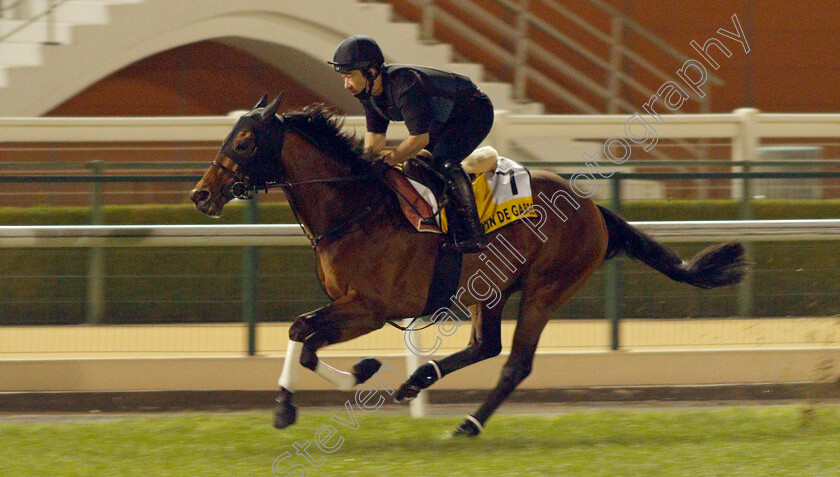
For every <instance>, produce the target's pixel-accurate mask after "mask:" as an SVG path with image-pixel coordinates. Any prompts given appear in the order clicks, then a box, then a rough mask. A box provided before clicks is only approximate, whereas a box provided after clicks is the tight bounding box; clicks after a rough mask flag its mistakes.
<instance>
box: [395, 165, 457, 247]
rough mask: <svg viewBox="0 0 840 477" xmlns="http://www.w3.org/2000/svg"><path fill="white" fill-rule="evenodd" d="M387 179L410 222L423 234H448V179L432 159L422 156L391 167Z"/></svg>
mask: <svg viewBox="0 0 840 477" xmlns="http://www.w3.org/2000/svg"><path fill="white" fill-rule="evenodd" d="M385 179H386V181H387V183H388V185H389V186H390V187H391V189H392V190H393V191H394V193H395V194H396V195H397V197H398V198H399V202H400V207H401V208H402V211H403V214H404V215H405V217H406V219H408V221H409V222H411V224H412V225H413V226H414V228H415V229H417V230H418V231H419V232H434V233H446V215H445V212H444V207H445V206H446V204H447V203H448V202H449V199H448V197H447V196H446V178H445V177H444V175H443V174H441V173H440V172H438V171H437V170H435V168H434V166H433V165H432V163H431V159H430V158H429V157H425V156H422V155H418V156H416V157H413V158H411V159H409V160H408V161H406V162H405V163H403V164H402V166H401V168H391V169H389V170H388V172H387V173H386V174H385Z"/></svg>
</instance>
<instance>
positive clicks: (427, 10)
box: [420, 0, 437, 42]
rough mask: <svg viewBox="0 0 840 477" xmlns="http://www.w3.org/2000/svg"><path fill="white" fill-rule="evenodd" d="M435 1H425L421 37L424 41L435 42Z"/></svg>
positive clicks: (421, 21)
mask: <svg viewBox="0 0 840 477" xmlns="http://www.w3.org/2000/svg"><path fill="white" fill-rule="evenodd" d="M435 8H437V7H435V0H423V11H422V13H421V15H422V17H421V20H420V36H421V38H422V40H423V41H426V42H432V41H435Z"/></svg>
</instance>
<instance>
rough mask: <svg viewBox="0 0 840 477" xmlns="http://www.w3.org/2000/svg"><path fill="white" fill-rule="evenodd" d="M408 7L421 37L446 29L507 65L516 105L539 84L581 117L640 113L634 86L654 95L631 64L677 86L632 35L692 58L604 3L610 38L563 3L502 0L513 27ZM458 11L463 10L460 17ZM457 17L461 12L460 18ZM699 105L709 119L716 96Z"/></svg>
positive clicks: (474, 8) (596, 3)
mask: <svg viewBox="0 0 840 477" xmlns="http://www.w3.org/2000/svg"><path fill="white" fill-rule="evenodd" d="M407 1H408V3H409V4H411V5H412V6H414V7H415V8H417V9H419V10H420V12H421V13H420V15H421V31H422V35H423V38H424V39H426V40H433V39H434V38H435V24H436V23H438V24H440V25H441V26H443V27H445V28H446V29H448V30H450V31H452V32H454V33H455V34H456V35H457V36H459V37H462V38H464V39H465V40H467V41H469V42H471V43H473V44H475V45H481V48H482V51H483V52H485V53H486V54H488V55H490V56H491V57H492V58H493V59H494V60H497V61H500V62H502V63H503V64H505V65H506V66H507V67H509V68H510V69H511V70H512V71H513V75H512V78H510V80H512V82H513V91H514V98H515V99H518V100H522V101H524V100H527V99H528V98H527V82H528V81H533V82H534V83H535V84H537V85H538V86H539V87H541V88H543V89H544V90H546V91H547V92H548V93H549V94H550V95H552V96H553V97H555V98H556V99H558V100H560V101H562V102H564V103H566V104H569V105H570V106H572V107H573V108H574V109H575V110H576V111H579V112H582V113H590V114H595V113H598V112H606V113H608V114H614V113H620V112H634V111H635V110H636V107H635V106H634V105H632V104H631V103H629V102H628V101H627V100H625V99H623V98H622V88H623V87H627V88H629V89H630V90H631V91H632V92H636V93H640V94H642V95H643V96H645V97H650V96H651V95H653V94H654V92H653V91H651V90H650V89H649V88H647V87H646V86H644V85H643V84H642V83H640V82H639V81H637V80H635V79H634V78H633V77H631V76H630V75H628V74H626V73H625V72H624V71H625V69H626V68H625V64H629V65H631V66H633V67H638V68H640V69H641V71H643V72H645V73H648V74H651V75H653V76H655V77H656V78H658V79H659V80H662V81H670V80H671V77H670V75H669V74H668V73H666V72H665V71H663V70H662V69H661V68H660V67H657V66H656V65H654V64H652V63H651V62H649V61H647V60H646V59H644V58H643V57H642V56H641V55H639V54H638V53H636V52H635V51H633V49H632V48H631V47H630V46H629V44H628V41H627V34H628V33H633V34H636V35H638V36H639V37H640V38H642V39H644V40H645V41H647V42H649V43H650V44H651V45H653V46H654V48H656V49H657V50H658V51H660V52H662V53H664V54H665V55H666V56H668V57H671V58H673V59H675V60H678V61H680V62H684V61H686V60H688V59H689V58H688V57H687V56H686V55H684V54H682V53H681V52H679V51H678V50H677V49H675V48H674V47H672V46H671V45H669V44H668V43H667V42H665V41H664V40H662V39H661V38H659V37H657V36H656V35H655V34H653V33H652V32H650V31H649V30H647V29H645V28H644V27H642V26H641V25H639V24H638V23H636V22H634V21H633V20H631V19H630V18H628V17H627V16H626V15H624V14H623V13H621V12H620V11H619V10H617V9H615V8H614V7H612V6H610V5H609V4H607V3H605V2H603V1H601V0H586V2H585V3H587V4H589V5H590V6H592V7H594V8H595V9H597V10H598V11H600V12H602V13H603V14H604V15H605V16H607V17H608V18H609V25H610V26H609V30H608V31H605V30H603V29H602V28H599V27H598V26H596V25H594V24H592V23H591V22H589V21H587V20H586V19H584V18H583V17H582V16H580V15H578V14H577V13H575V12H574V11H572V9H571V8H568V7H565V6H563V5H561V4H560V2H556V1H546V0H494V2H493V3H495V4H496V6H498V7H500V8H501V9H504V10H506V11H507V13H508V15H505V16H507V17H512V18H513V19H514V20H513V21H512V22H511V21H505V19H503V18H501V17H499V16H497V15H495V14H493V13H491V12H489V11H488V10H486V9H485V8H483V7H481V6H479V5H478V4H477V3H474V2H469V1H467V2H457V3H456V2H443V1H436V0H407ZM534 5H539V6H540V7H542V8H545V9H548V10H550V11H551V12H553V13H554V14H556V15H559V16H560V17H562V18H563V19H564V20H565V21H568V22H570V23H571V24H573V25H575V27H577V28H579V29H580V30H581V31H582V32H584V33H585V34H588V35H589V36H591V37H592V38H594V40H595V41H596V42H600V44H603V45H604V46H605V47H606V48H607V50H608V54H607V55H606V57H604V56H601V55H599V54H598V53H597V52H595V51H593V50H592V49H591V48H588V47H587V46H586V45H584V44H583V43H582V42H580V41H578V40H576V39H574V38H573V37H572V36H571V35H570V34H568V33H566V32H564V31H563V30H561V29H560V28H558V27H556V26H555V25H552V24H551V23H550V22H548V21H546V20H545V19H543V18H540V17H539V16H537V15H534V14H533V13H532V12H531V7H532V6H534ZM453 9H454V10H453ZM457 10H460V12H458V11H457ZM456 13H460V15H457V14H456ZM462 18H469V20H468V21H465V20H462ZM481 30H490V31H493V32H495V33H496V34H498V35H500V36H501V37H502V38H503V39H504V40H505V42H506V43H512V44H513V47H512V48H506V47H505V46H504V45H500V44H499V42H497V41H494V39H493V38H490V37H488V36H487V35H486V34H484V33H482V31H481ZM533 31H536V32H539V33H540V34H541V35H544V36H546V37H548V38H551V39H552V40H553V41H556V42H558V43H560V44H562V45H563V46H564V47H566V48H568V49H569V50H570V51H572V52H573V53H574V54H575V55H577V56H578V57H579V58H582V59H583V60H585V61H586V62H587V63H588V64H591V65H594V66H595V67H596V68H597V70H598V71H600V72H603V73H604V79H603V80H602V79H599V78H596V76H598V75H596V74H592V73H586V72H584V71H583V70H582V69H581V68H577V67H575V66H573V65H572V64H571V62H570V61H569V59H568V58H566V59H564V58H563V57H562V56H561V55H559V54H557V53H556V52H554V51H552V50H551V49H548V48H545V47H544V46H542V45H540V44H539V43H537V42H536V41H535V40H534V39H533V38H532V35H531V33H530V32H533ZM529 58H534V59H536V60H538V61H539V62H540V63H541V64H543V65H545V67H546V69H547V70H548V71H551V72H552V73H557V74H560V75H562V76H563V77H565V78H568V79H569V80H571V82H572V83H574V84H575V86H577V87H579V88H582V89H583V90H586V91H587V92H588V93H589V94H592V95H595V96H596V97H597V98H599V99H600V100H601V101H602V104H591V103H589V102H587V101H585V100H584V99H582V98H581V96H580V95H579V94H577V93H576V92H575V91H573V90H570V89H568V88H566V87H564V86H563V85H562V84H561V83H560V82H559V81H557V80H555V79H553V78H552V77H551V76H550V75H547V74H545V73H544V72H542V71H540V69H537V68H535V67H534V66H532V65H531V63H530V62H529ZM708 80H709V81H710V82H711V83H712V84H716V85H722V84H725V83H724V82H723V80H721V79H720V78H719V77H717V76H715V75H713V74H709V77H708ZM699 101H700V111H701V112H708V111H709V109H710V103H711V97H710V96H709V95H707V96H706V97H703V98H700V99H699Z"/></svg>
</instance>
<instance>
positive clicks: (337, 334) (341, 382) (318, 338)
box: [274, 302, 381, 429]
mask: <svg viewBox="0 0 840 477" xmlns="http://www.w3.org/2000/svg"><path fill="white" fill-rule="evenodd" d="M337 303H338V302H335V303H333V304H332V305H330V306H327V307H324V308H321V309H319V310H316V311H314V312H311V313H307V314H306V315H303V316H301V317H299V318H298V319H297V320H295V322H294V324H292V326H291V327H290V328H289V345H288V348H287V349H286V359H285V361H284V362H283V373H282V375H281V376H280V380H279V384H280V394H279V395H278V397H277V399H276V402H277V407H276V409H275V413H274V426H275V427H277V428H278V429H282V428H284V427H287V426H289V425H291V424H294V422H295V420H296V418H297V409H296V408H295V406H294V405H293V404H292V396H293V394H294V392H295V390H296V388H297V380H298V371H299V370H300V368H299V367H298V364H300V365H302V366H304V367H306V368H308V369H310V370H312V371H314V372H315V373H316V374H318V375H319V376H321V377H322V378H324V379H325V380H327V381H328V382H330V383H332V384H333V385H335V386H336V387H337V388H338V389H340V390H342V391H350V390H352V389H353V388H354V387H355V386H356V385H357V384H360V383H363V382H365V381H366V380H367V379H369V378H370V377H371V376H373V375H374V374H376V372H377V371H379V367H380V366H381V363H380V362H379V361H378V360H376V359H373V358H364V359H362V360H360V361H359V362H357V363H356V364H355V365H354V366H353V370H352V372H350V373H348V372H345V371H340V370H338V369H335V368H333V367H332V366H330V365H328V364H326V363H324V362H323V361H321V360H320V359H318V355H317V354H316V352H317V350H318V349H320V348H321V347H323V346H325V345H328V344H333V343H337V342H340V341H346V340H347V339H350V337H354V336H352V335H350V334H347V333H345V334H342V331H341V330H340V329H339V328H338V327H337V326H336V323H339V322H341V321H340V320H342V319H346V318H348V317H350V316H353V315H352V314H350V313H348V312H347V311H345V310H342V309H341V308H338V307H336V306H335V305H336V304H337ZM345 308H347V307H345ZM351 310H352V308H351ZM369 331H372V329H367V330H365V331H364V332H369ZM361 334H364V333H361Z"/></svg>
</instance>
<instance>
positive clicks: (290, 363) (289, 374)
mask: <svg viewBox="0 0 840 477" xmlns="http://www.w3.org/2000/svg"><path fill="white" fill-rule="evenodd" d="M302 350H303V343H300V342H298V341H291V340H289V347H288V348H286V359H285V360H284V361H283V374H281V375H280V386H281V387H284V388H286V389H287V390H289V392H295V388H296V387H297V381H298V371H299V370H300V353H301V351H302Z"/></svg>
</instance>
